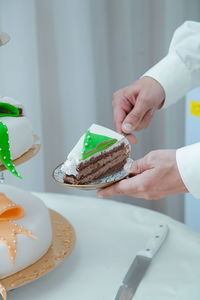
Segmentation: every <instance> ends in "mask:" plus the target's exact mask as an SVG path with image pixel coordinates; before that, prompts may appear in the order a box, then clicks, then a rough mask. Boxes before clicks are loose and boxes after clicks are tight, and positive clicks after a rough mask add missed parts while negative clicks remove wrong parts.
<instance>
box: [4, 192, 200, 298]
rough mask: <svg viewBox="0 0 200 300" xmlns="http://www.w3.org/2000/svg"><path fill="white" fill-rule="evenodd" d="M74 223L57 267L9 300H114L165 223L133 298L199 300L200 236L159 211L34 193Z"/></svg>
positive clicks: (94, 199)
mask: <svg viewBox="0 0 200 300" xmlns="http://www.w3.org/2000/svg"><path fill="white" fill-rule="evenodd" d="M36 195H37V196H38V197H40V198H41V199H42V200H43V201H44V202H45V203H46V205H47V206H48V207H50V208H52V209H54V210H56V211H58V212H59V213H61V214H62V215H64V216H65V217H66V218H67V219H68V220H69V221H70V222H71V224H72V225H73V226H74V228H75V231H76V235H77V242H76V246H75V249H74V251H73V252H72V254H71V255H70V256H69V257H68V258H67V260H66V261H65V262H64V263H63V264H62V265H60V266H59V267H58V268H57V269H55V270H54V271H52V272H51V273H49V274H48V275H46V276H44V277H43V278H41V279H39V280H37V281H35V282H32V283H30V284H28V285H26V286H23V287H21V288H18V289H15V290H13V291H10V292H8V300H22V299H26V300H36V299H37V300H55V299H59V300H64V299H67V300H112V299H114V297H115V295H116V292H117V290H118V287H119V285H120V284H121V281H122V279H123V277H124V275H125V273H126V271H127V270H128V267H129V266H130V264H131V262H132V260H133V258H134V257H135V255H136V253H137V251H139V250H141V249H143V247H144V246H145V244H146V241H147V240H148V239H149V237H150V236H151V235H152V234H153V233H154V231H155V225H156V224H157V223H159V222H165V223H167V224H168V225H169V227H170V232H169V235H168V237H167V239H166V241H165V243H164V245H163V246H162V248H161V249H160V251H159V253H158V254H157V255H156V257H155V259H154V260H153V263H152V264H151V266H150V268H149V269H148V271H147V273H146V275H145V277H144V279H143V281H142V283H141V284H140V286H139V288H138V290H137V292H136V294H135V296H134V300H147V299H148V300H157V299H159V300H173V299H176V300H186V299H187V300H188V299H190V300H199V299H200V284H199V282H200V236H199V234H197V233H195V232H193V231H191V230H190V229H189V228H187V227H186V226H185V225H183V224H181V223H178V222H176V221H174V220H172V219H170V218H168V217H166V216H164V215H162V214H159V213H156V212H153V211H150V210H146V209H142V208H140V207H136V206H131V205H129V204H124V203H118V202H114V201H111V200H109V201H108V200H103V199H98V198H87V197H76V196H69V195H58V194H36Z"/></svg>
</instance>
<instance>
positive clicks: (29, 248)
mask: <svg viewBox="0 0 200 300" xmlns="http://www.w3.org/2000/svg"><path fill="white" fill-rule="evenodd" d="M51 242H52V228H51V221H50V216H49V211H48V208H47V207H46V206H45V204H44V203H43V202H42V201H41V200H40V199H39V198H37V197H35V196H34V195H32V194H31V193H28V192H25V191H23V190H20V189H18V188H15V187H12V186H9V185H4V184H0V279H2V278H5V277H7V276H9V275H12V274H14V273H16V272H18V271H20V270H22V269H24V268H26V267H28V266H30V265H32V264H33V263H35V262H36V261H37V260H39V259H40V258H41V257H42V256H43V255H44V254H45V253H46V252H47V251H48V249H49V247H50V245H51Z"/></svg>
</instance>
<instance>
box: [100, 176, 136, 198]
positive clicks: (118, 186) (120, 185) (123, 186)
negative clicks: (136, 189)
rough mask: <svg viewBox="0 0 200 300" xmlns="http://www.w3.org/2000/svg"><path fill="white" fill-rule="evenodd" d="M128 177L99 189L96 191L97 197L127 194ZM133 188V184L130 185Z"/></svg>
mask: <svg viewBox="0 0 200 300" xmlns="http://www.w3.org/2000/svg"><path fill="white" fill-rule="evenodd" d="M127 181H129V179H125V180H121V181H119V182H117V183H115V184H112V185H110V186H109V187H107V188H104V189H101V190H99V191H98V193H97V195H98V196H99V197H110V196H114V195H122V194H128V190H129V188H130V187H129V182H127ZM131 187H132V188H133V185H131Z"/></svg>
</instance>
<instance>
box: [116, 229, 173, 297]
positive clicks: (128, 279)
mask: <svg viewBox="0 0 200 300" xmlns="http://www.w3.org/2000/svg"><path fill="white" fill-rule="evenodd" d="M168 231H169V228H168V226H167V225H166V224H159V225H158V229H157V231H156V233H155V234H154V235H153V237H152V238H151V239H150V240H149V242H148V243H147V245H146V247H145V249H144V250H142V251H139V252H138V253H137V255H136V257H135V259H134V261H133V263H132V264H131V266H130V268H129V270H128V272H127V274H126V275H125V277H124V279H123V281H122V285H121V286H120V288H119V290H118V292H117V295H116V297H115V300H131V299H132V298H133V296H134V294H135V292H136V290H137V288H138V286H139V284H140V282H141V280H142V278H143V277H144V275H145V273H146V271H147V269H148V267H149V265H150V264H151V261H152V259H153V257H154V256H155V255H156V253H157V251H158V250H159V249H160V247H161V245H162V244H163V242H164V241H165V239H166V237H167V234H168Z"/></svg>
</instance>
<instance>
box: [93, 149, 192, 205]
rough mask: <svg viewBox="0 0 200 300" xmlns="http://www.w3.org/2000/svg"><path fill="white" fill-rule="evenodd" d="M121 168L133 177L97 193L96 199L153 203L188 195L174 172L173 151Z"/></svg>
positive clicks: (175, 165) (174, 156)
mask: <svg viewBox="0 0 200 300" xmlns="http://www.w3.org/2000/svg"><path fill="white" fill-rule="evenodd" d="M124 168H125V170H126V171H127V172H128V173H130V174H132V175H135V176H133V177H131V178H128V179H124V180H121V181H119V182H118V183H115V184H113V185H111V186H109V187H107V188H104V189H101V190H99V191H98V196H100V197H107V196H113V195H118V194H125V195H129V196H132V197H135V198H144V199H147V200H153V199H160V198H163V197H166V196H168V195H171V194H179V193H186V192H188V190H187V188H186V187H185V185H184V183H183V181H182V179H181V176H180V174H179V171H178V167H177V163H176V150H156V151H152V152H150V153H148V154H147V155H146V156H145V157H144V158H141V159H139V160H137V161H134V162H132V163H128V164H126V165H125V167H124Z"/></svg>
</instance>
